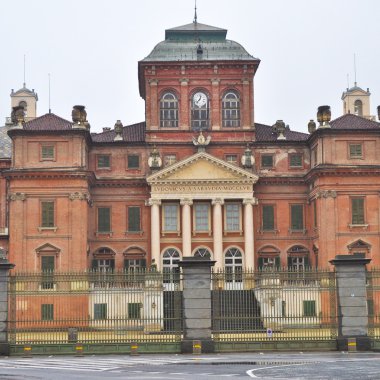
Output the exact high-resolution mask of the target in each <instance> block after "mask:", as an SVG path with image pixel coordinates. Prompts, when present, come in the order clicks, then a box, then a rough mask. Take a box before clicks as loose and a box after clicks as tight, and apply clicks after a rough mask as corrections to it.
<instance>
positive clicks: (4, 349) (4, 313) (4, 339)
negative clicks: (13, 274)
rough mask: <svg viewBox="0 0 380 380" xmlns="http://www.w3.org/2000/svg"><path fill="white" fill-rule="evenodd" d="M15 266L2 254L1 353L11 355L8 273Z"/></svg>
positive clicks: (0, 300)
mask: <svg viewBox="0 0 380 380" xmlns="http://www.w3.org/2000/svg"><path fill="white" fill-rule="evenodd" d="M13 267H14V264H10V263H9V262H8V260H7V259H6V258H5V256H3V255H2V256H0V355H9V343H8V274H9V270H10V269H12V268H13Z"/></svg>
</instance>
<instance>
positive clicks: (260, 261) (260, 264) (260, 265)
mask: <svg viewBox="0 0 380 380" xmlns="http://www.w3.org/2000/svg"><path fill="white" fill-rule="evenodd" d="M263 267H264V258H263V257H259V269H263Z"/></svg>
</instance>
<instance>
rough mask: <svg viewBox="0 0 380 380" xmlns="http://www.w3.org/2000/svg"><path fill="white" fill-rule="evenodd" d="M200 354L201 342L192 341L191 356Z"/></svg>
mask: <svg viewBox="0 0 380 380" xmlns="http://www.w3.org/2000/svg"><path fill="white" fill-rule="evenodd" d="M201 353H202V342H201V341H200V340H193V354H194V355H200V354H201Z"/></svg>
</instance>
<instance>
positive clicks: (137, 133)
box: [91, 121, 146, 143]
mask: <svg viewBox="0 0 380 380" xmlns="http://www.w3.org/2000/svg"><path fill="white" fill-rule="evenodd" d="M145 129H146V124H145V122H144V121H143V122H141V123H135V124H131V125H126V126H124V127H123V141H126V142H143V141H145ZM115 136H116V133H115V131H114V130H110V131H105V132H101V133H91V137H92V141H94V142H101V143H111V142H113V141H114V138H115Z"/></svg>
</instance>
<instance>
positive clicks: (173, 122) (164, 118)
mask: <svg viewBox="0 0 380 380" xmlns="http://www.w3.org/2000/svg"><path fill="white" fill-rule="evenodd" d="M160 127H161V128H177V127H178V99H177V97H176V96H175V95H174V94H173V93H171V92H166V93H165V94H163V95H162V97H161V101H160Z"/></svg>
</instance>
